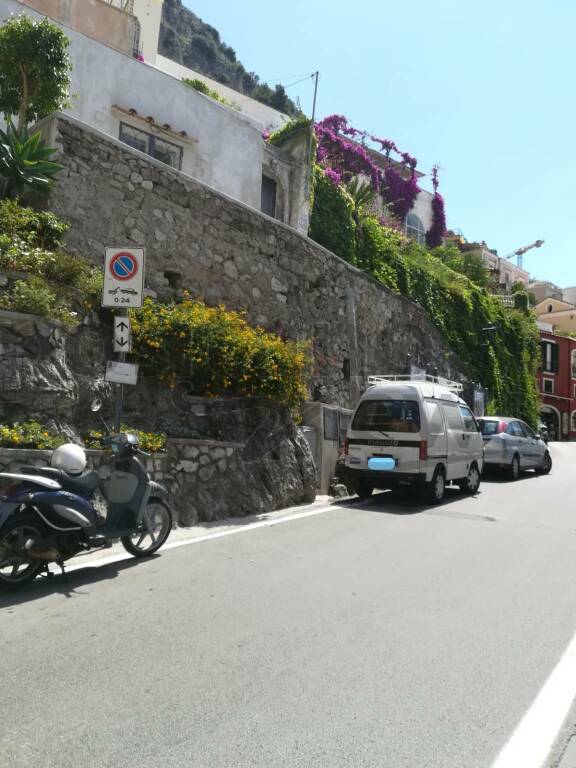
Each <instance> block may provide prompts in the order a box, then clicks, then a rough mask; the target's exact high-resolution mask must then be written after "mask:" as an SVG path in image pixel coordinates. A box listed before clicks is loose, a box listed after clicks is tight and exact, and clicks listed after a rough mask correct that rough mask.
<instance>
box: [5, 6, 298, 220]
mask: <svg viewBox="0 0 576 768" xmlns="http://www.w3.org/2000/svg"><path fill="white" fill-rule="evenodd" d="M33 8H34V9H37V10H38V11H39V12H40V14H46V15H49V16H50V18H52V19H53V20H54V21H56V22H58V23H59V24H60V26H62V27H63V28H64V31H65V32H66V35H67V37H68V38H69V40H70V56H71V58H72V61H73V69H72V73H71V78H72V79H71V95H72V98H71V100H70V108H69V109H68V110H67V112H68V113H69V114H71V115H72V116H73V117H75V118H77V119H78V120H80V121H82V122H83V123H86V124H88V125H90V126H93V127H94V128H97V129H98V130H100V131H103V132H104V133H107V134H108V135H110V136H112V137H113V138H115V139H120V140H121V141H123V142H124V143H126V144H128V145H130V146H131V147H133V148H134V149H136V150H139V151H141V152H144V153H145V154H148V155H150V156H152V157H155V158H156V159H159V160H162V161H163V162H165V163H167V164H168V165H171V166H173V167H174V168H176V169H178V170H181V171H182V172H183V173H185V174H187V175H189V176H191V177H193V178H195V179H198V180H199V181H202V182H204V183H205V184H208V185H210V186H211V187H214V188H215V189H217V190H218V191H219V192H222V193H224V194H226V195H229V196H230V197H233V198H235V199H237V200H239V201H241V202H243V203H245V204H247V205H250V206H251V207H253V208H257V209H258V210H264V211H265V212H266V213H267V214H269V215H272V216H274V217H275V218H278V219H279V220H281V221H284V222H285V223H287V224H289V225H291V226H293V227H294V228H296V229H299V230H300V231H304V232H306V231H307V229H308V195H307V194H306V182H307V176H306V169H307V155H306V147H305V144H306V142H305V141H302V140H300V142H292V143H290V144H287V145H286V146H285V147H283V148H281V149H280V148H278V147H270V146H268V144H266V143H265V142H264V141H263V138H262V131H263V129H264V125H263V123H261V122H260V121H259V120H258V119H257V117H256V115H260V116H262V115H264V117H266V115H268V112H266V113H265V114H264V113H261V109H262V107H263V105H261V104H259V103H258V102H255V101H254V100H253V99H246V97H244V98H245V101H244V102H243V104H244V107H246V105H247V104H248V106H250V104H249V102H251V103H252V104H253V105H256V104H257V105H258V107H257V108H256V107H255V108H254V110H253V114H252V115H251V114H248V111H250V110H248V111H246V109H244V111H239V110H237V109H233V108H231V107H228V106H226V105H224V104H221V103H220V102H218V101H216V100H215V99H212V98H211V97H209V96H205V95H204V94H202V93H199V92H198V91H196V90H195V89H194V88H191V87H189V86H187V85H185V84H184V83H183V82H182V76H183V74H182V73H181V72H174V73H172V74H169V73H167V72H165V71H162V70H161V69H159V68H158V67H156V66H154V65H153V63H152V62H154V61H155V59H156V51H157V45H158V35H159V30H160V19H161V13H162V0H110V2H108V1H107V0H0V19H5V18H7V17H9V16H10V14H18V13H21V12H22V11H25V12H26V13H29V14H31V15H39V14H37V13H36V12H35V10H33ZM68 24H69V25H70V26H68ZM140 51H142V55H143V58H144V61H141V60H138V58H137V56H139V52H140ZM148 62H150V63H148ZM186 76H190V77H195V76H196V73H193V72H190V71H188V72H187V73H186ZM204 79H206V78H204ZM215 85H217V84H215ZM236 95H237V96H238V95H239V94H236ZM264 109H265V110H269V108H268V107H264ZM269 111H270V110H269ZM271 111H272V112H274V110H271ZM278 114H279V113H278ZM268 117H269V115H268ZM280 122H281V121H280Z"/></svg>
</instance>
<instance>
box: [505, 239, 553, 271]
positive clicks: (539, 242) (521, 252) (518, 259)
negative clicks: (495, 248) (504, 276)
mask: <svg viewBox="0 0 576 768" xmlns="http://www.w3.org/2000/svg"><path fill="white" fill-rule="evenodd" d="M544 242H545V241H544V240H535V241H534V242H533V243H530V245H525V246H523V247H522V248H518V249H517V250H516V251H514V252H513V253H509V254H508V256H504V258H505V259H512V258H514V256H516V266H517V267H520V269H522V256H523V255H524V254H525V253H526V251H530V250H532V248H540V246H541V245H544Z"/></svg>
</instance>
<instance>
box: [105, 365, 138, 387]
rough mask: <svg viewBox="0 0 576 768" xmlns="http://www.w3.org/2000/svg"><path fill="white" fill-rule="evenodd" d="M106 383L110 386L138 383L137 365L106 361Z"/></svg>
mask: <svg viewBox="0 0 576 768" xmlns="http://www.w3.org/2000/svg"><path fill="white" fill-rule="evenodd" d="M104 378H105V380H106V381H109V382H111V383H112V384H132V385H134V384H136V382H137V381H138V365H137V364H136V363H118V362H116V360H108V362H107V363H106V376H105V377H104Z"/></svg>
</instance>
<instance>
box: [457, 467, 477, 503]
mask: <svg viewBox="0 0 576 768" xmlns="http://www.w3.org/2000/svg"><path fill="white" fill-rule="evenodd" d="M458 485H459V486H460V490H461V491H464V493H468V494H470V496H473V495H474V494H475V493H478V488H480V471H479V470H478V466H477V465H476V463H473V464H471V465H470V469H469V470H468V475H467V476H466V477H465V478H464V480H460V481H459V482H458Z"/></svg>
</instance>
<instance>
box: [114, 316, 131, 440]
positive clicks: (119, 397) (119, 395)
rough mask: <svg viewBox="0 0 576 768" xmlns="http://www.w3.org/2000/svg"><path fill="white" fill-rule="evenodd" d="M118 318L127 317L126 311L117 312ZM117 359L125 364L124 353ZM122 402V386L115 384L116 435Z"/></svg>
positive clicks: (119, 426)
mask: <svg viewBox="0 0 576 768" xmlns="http://www.w3.org/2000/svg"><path fill="white" fill-rule="evenodd" d="M117 316H118V317H126V318H127V317H128V311H127V310H126V309H120V310H118V312H117ZM118 359H119V361H120V362H121V363H125V362H126V352H119V353H118ZM123 402H124V384H116V409H115V413H114V431H115V432H116V433H117V434H118V433H119V432H120V429H121V428H122V405H123Z"/></svg>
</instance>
